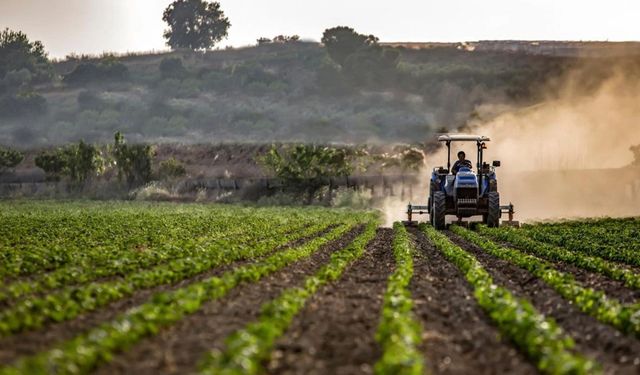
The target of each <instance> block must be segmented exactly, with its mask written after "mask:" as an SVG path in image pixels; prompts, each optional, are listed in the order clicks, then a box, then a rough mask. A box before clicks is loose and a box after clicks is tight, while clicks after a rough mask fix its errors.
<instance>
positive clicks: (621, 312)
mask: <svg viewBox="0 0 640 375" xmlns="http://www.w3.org/2000/svg"><path fill="white" fill-rule="evenodd" d="M452 230H453V231H454V232H455V233H456V234H458V235H460V236H461V237H463V238H464V239H466V240H468V241H470V242H472V243H474V244H475V245H477V246H479V247H481V248H482V249H484V250H485V251H486V252H487V253H489V254H491V255H493V256H495V257H497V258H500V259H503V260H506V261H509V262H511V263H513V264H515V265H517V266H518V267H521V268H523V269H525V270H527V271H529V272H530V273H531V274H532V275H534V276H536V277H539V278H540V279H542V280H543V281H544V282H545V283H546V284H547V285H549V286H550V287H552V288H553V289H554V290H555V291H556V292H558V293H559V294H560V295H561V296H563V297H564V298H566V299H567V300H569V301H571V302H573V303H574V304H575V305H576V306H577V307H578V308H579V309H580V310H582V311H583V312H585V313H587V314H589V315H591V316H593V317H594V318H596V319H598V320H599V321H601V322H603V323H606V324H610V325H612V326H614V327H616V328H617V329H619V330H620V331H622V332H624V333H632V334H635V335H636V336H638V337H640V303H636V304H633V305H624V304H622V303H621V302H620V301H618V300H616V299H613V298H609V297H607V296H606V295H605V293H603V292H602V291H596V290H594V289H592V288H585V287H583V286H582V285H581V284H580V283H579V282H577V281H576V280H575V279H574V278H573V276H572V275H570V274H568V273H565V272H561V271H558V270H556V269H555V268H554V267H553V264H551V263H549V262H548V261H545V260H542V259H540V258H537V257H535V256H533V255H529V254H525V253H523V252H521V251H518V250H516V249H512V248H507V247H502V246H499V245H497V244H495V243H494V242H491V241H490V240H487V239H486V238H484V237H482V236H480V235H479V234H477V233H474V232H471V231H469V230H466V229H463V228H460V227H453V228H452Z"/></svg>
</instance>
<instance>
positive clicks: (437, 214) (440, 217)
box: [431, 191, 447, 229]
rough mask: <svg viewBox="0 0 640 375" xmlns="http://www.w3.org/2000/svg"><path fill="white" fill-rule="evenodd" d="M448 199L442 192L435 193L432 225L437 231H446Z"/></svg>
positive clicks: (432, 207)
mask: <svg viewBox="0 0 640 375" xmlns="http://www.w3.org/2000/svg"><path fill="white" fill-rule="evenodd" d="M446 199H447V197H446V195H445V194H444V192H442V191H436V192H434V193H433V201H432V202H431V204H432V206H431V225H433V227H434V228H436V229H445V224H444V222H445V221H444V219H445V211H446V209H447V206H446Z"/></svg>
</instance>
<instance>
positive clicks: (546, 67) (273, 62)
mask: <svg viewBox="0 0 640 375" xmlns="http://www.w3.org/2000/svg"><path fill="white" fill-rule="evenodd" d="M386 48H392V49H393V50H395V51H397V52H398V53H399V58H398V64H397V67H396V68H395V69H393V70H387V71H383V72H380V71H373V70H370V69H368V68H367V61H363V62H362V66H363V68H362V69H361V70H360V72H358V74H357V75H355V74H351V75H347V74H346V73H345V72H342V71H341V70H340V68H339V66H336V65H335V64H334V63H332V61H331V60H330V59H329V57H328V56H327V54H326V51H325V49H324V48H323V47H322V46H321V45H319V44H315V43H304V42H295V43H282V44H267V45H261V46H256V47H249V48H244V49H229V50H219V51H211V52H208V53H193V52H172V53H165V54H147V55H145V54H131V55H124V56H113V55H104V56H101V57H87V56H84V57H79V56H70V57H68V58H67V59H66V60H64V61H59V62H56V63H55V64H54V70H55V77H54V79H53V81H52V82H50V83H45V84H40V85H36V86H35V87H34V88H33V90H34V93H35V94H37V95H41V96H42V98H44V100H45V101H46V102H45V104H44V105H43V109H41V110H39V111H34V112H39V113H31V112H29V111H27V113H22V114H18V115H15V114H14V115H13V116H4V117H3V118H0V127H1V128H2V129H3V131H2V133H1V135H0V143H3V144H11V145H14V146H38V145H51V144H62V143H65V142H69V141H76V140H78V139H85V140H87V141H98V142H107V141H110V140H111V138H112V135H113V133H114V132H115V131H116V130H120V131H122V132H124V133H125V135H126V136H127V138H128V139H131V140H134V141H152V142H186V143H203V142H216V143H217V142H264V141H267V142H268V141H272V140H278V141H315V142H373V143H376V142H390V141H401V142H409V141H422V140H423V139H425V137H427V136H428V134H429V133H430V132H432V131H434V130H435V129H440V128H442V127H446V128H454V127H458V126H460V125H463V124H465V122H466V121H467V119H468V118H469V117H470V116H475V115H477V113H476V112H475V111H474V110H475V109H476V108H477V107H478V106H479V105H482V104H496V105H497V104H501V105H527V104H531V103H535V102H536V101H537V100H539V96H538V94H539V92H540V91H541V90H540V88H541V87H543V86H544V84H545V82H547V81H548V80H549V78H550V77H557V76H560V75H561V74H562V73H563V71H565V70H566V69H567V68H568V67H569V66H572V65H573V64H576V62H577V61H578V60H577V59H576V58H569V57H556V56H535V55H529V54H525V53H510V52H504V51H498V52H482V51H465V50H461V49H458V48H456V47H455V46H449V45H443V46H436V47H433V48H426V49H417V50H416V49H411V48H405V47H386ZM163 62H164V63H163ZM161 66H163V68H161Z"/></svg>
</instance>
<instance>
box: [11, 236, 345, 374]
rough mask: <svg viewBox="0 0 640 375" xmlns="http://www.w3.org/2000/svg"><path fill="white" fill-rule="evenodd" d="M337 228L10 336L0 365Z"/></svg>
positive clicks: (143, 290)
mask: <svg viewBox="0 0 640 375" xmlns="http://www.w3.org/2000/svg"><path fill="white" fill-rule="evenodd" d="M333 228H335V226H330V227H328V228H325V229H324V230H322V231H320V232H318V233H315V234H313V235H311V236H307V237H304V238H300V239H297V240H294V241H292V242H290V243H288V244H286V245H284V246H279V247H278V248H276V249H274V250H273V251H271V252H269V253H268V254H266V255H263V256H260V257H257V258H253V259H246V260H239V261H236V262H232V263H230V264H226V265H223V266H219V267H214V268H212V269H211V270H209V271H206V272H204V273H201V274H199V275H196V276H193V277H190V278H187V279H184V280H181V281H179V282H177V283H174V284H164V285H159V286H157V287H153V288H149V289H139V290H137V291H136V292H135V293H134V294H133V295H132V296H130V297H127V298H124V299H120V300H117V301H114V302H112V303H110V304H108V305H106V306H104V307H102V308H100V309H98V310H95V311H92V312H87V313H85V314H82V315H80V316H78V317H77V318H75V319H72V320H67V321H64V322H59V323H50V324H47V325H45V326H44V327H43V328H41V329H38V330H35V331H27V332H23V333H18V334H15V335H12V336H8V337H0V365H8V364H10V363H12V362H13V361H14V360H16V359H17V358H18V357H21V356H28V355H33V354H36V353H38V352H40V351H43V350H47V349H50V348H51V347H53V346H55V345H56V344H58V343H61V342H64V341H66V340H69V339H71V338H73V337H75V336H77V335H79V334H81V333H83V332H85V331H88V330H90V329H91V328H94V327H97V326H98V325H100V324H101V323H103V322H106V321H110V320H113V319H114V318H115V317H117V316H118V315H119V314H121V313H123V312H124V311H126V310H128V309H130V308H132V307H135V306H138V305H140V304H142V303H145V302H146V301H147V300H148V299H149V298H151V297H152V296H153V295H154V294H156V293H159V292H169V291H173V290H177V289H180V288H183V287H185V286H187V285H189V284H192V283H194V282H198V281H202V280H205V279H207V278H210V277H213V276H220V275H222V274H223V273H225V272H227V271H229V270H231V269H233V268H236V267H239V266H242V265H246V264H249V263H252V262H255V261H256V260H259V259H261V258H264V257H267V256H269V255H271V254H273V253H275V252H277V251H282V250H285V249H288V248H292V247H295V246H299V245H301V244H303V243H305V242H307V241H310V240H311V239H313V238H316V237H319V236H322V235H324V234H326V233H328V232H329V231H331V229H333Z"/></svg>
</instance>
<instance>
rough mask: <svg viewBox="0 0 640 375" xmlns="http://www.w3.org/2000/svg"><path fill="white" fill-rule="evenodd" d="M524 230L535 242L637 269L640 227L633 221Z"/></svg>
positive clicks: (611, 221)
mask: <svg viewBox="0 0 640 375" xmlns="http://www.w3.org/2000/svg"><path fill="white" fill-rule="evenodd" d="M523 229H525V231H526V234H527V236H529V237H531V238H532V239H534V240H536V241H541V242H545V243H549V244H554V245H556V246H561V247H564V248H566V249H568V250H570V251H573V252H577V253H580V254H584V255H587V256H595V257H599V258H603V259H607V260H611V261H614V262H621V263H625V264H630V265H634V266H640V254H639V253H638V246H640V226H639V225H638V219H636V218H623V219H596V220H580V221H572V222H564V223H549V224H538V225H527V226H525V227H524V228H523Z"/></svg>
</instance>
